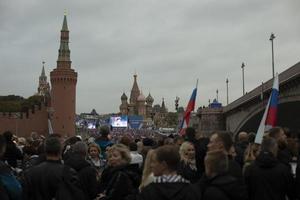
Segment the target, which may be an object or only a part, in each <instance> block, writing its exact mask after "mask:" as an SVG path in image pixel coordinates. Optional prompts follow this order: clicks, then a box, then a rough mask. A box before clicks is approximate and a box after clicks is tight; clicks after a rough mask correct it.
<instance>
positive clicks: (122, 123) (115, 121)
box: [110, 115, 128, 127]
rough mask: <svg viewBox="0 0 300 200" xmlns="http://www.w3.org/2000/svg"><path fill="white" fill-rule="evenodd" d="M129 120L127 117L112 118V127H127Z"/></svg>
mask: <svg viewBox="0 0 300 200" xmlns="http://www.w3.org/2000/svg"><path fill="white" fill-rule="evenodd" d="M127 122H128V118H127V116H126V115H123V116H116V117H110V124H111V126H112V127H127V125H128V124H127Z"/></svg>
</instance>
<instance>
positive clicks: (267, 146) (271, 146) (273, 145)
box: [261, 137, 278, 157]
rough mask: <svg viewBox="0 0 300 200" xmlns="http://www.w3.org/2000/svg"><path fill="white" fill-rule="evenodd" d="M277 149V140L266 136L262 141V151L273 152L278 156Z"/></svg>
mask: <svg viewBox="0 0 300 200" xmlns="http://www.w3.org/2000/svg"><path fill="white" fill-rule="evenodd" d="M277 151H278V144H277V141H276V140H275V139H274V138H272V137H265V138H264V139H263V141H262V143H261V152H271V153H272V154H273V155H274V156H275V157H276V156H277Z"/></svg>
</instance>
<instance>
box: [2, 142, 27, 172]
mask: <svg viewBox="0 0 300 200" xmlns="http://www.w3.org/2000/svg"><path fill="white" fill-rule="evenodd" d="M3 159H4V160H5V161H7V163H8V164H9V165H10V166H12V167H13V168H16V167H17V160H22V159H23V155H22V152H21V150H20V149H18V147H17V146H16V144H15V143H14V142H12V141H9V142H7V144H6V151H5V153H4V156H3Z"/></svg>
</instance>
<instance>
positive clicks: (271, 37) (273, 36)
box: [269, 33, 275, 78]
mask: <svg viewBox="0 0 300 200" xmlns="http://www.w3.org/2000/svg"><path fill="white" fill-rule="evenodd" d="M274 39H275V35H274V33H271V36H270V39H269V40H270V41H271V44H272V74H273V78H274V76H275V72H274V48H273V40H274Z"/></svg>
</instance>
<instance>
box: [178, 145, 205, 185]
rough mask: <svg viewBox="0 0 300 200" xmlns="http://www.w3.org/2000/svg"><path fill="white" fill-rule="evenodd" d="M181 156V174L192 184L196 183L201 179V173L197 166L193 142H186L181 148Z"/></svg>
mask: <svg viewBox="0 0 300 200" xmlns="http://www.w3.org/2000/svg"><path fill="white" fill-rule="evenodd" d="M179 154H180V160H181V161H180V166H179V170H178V172H179V174H180V175H181V176H182V177H183V178H185V179H187V180H189V181H190V182H191V183H195V182H196V181H197V180H199V179H200V177H201V173H200V172H199V171H198V169H197V166H196V158H195V147H194V145H193V144H192V143H191V142H184V143H182V145H181V146H180V148H179Z"/></svg>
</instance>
